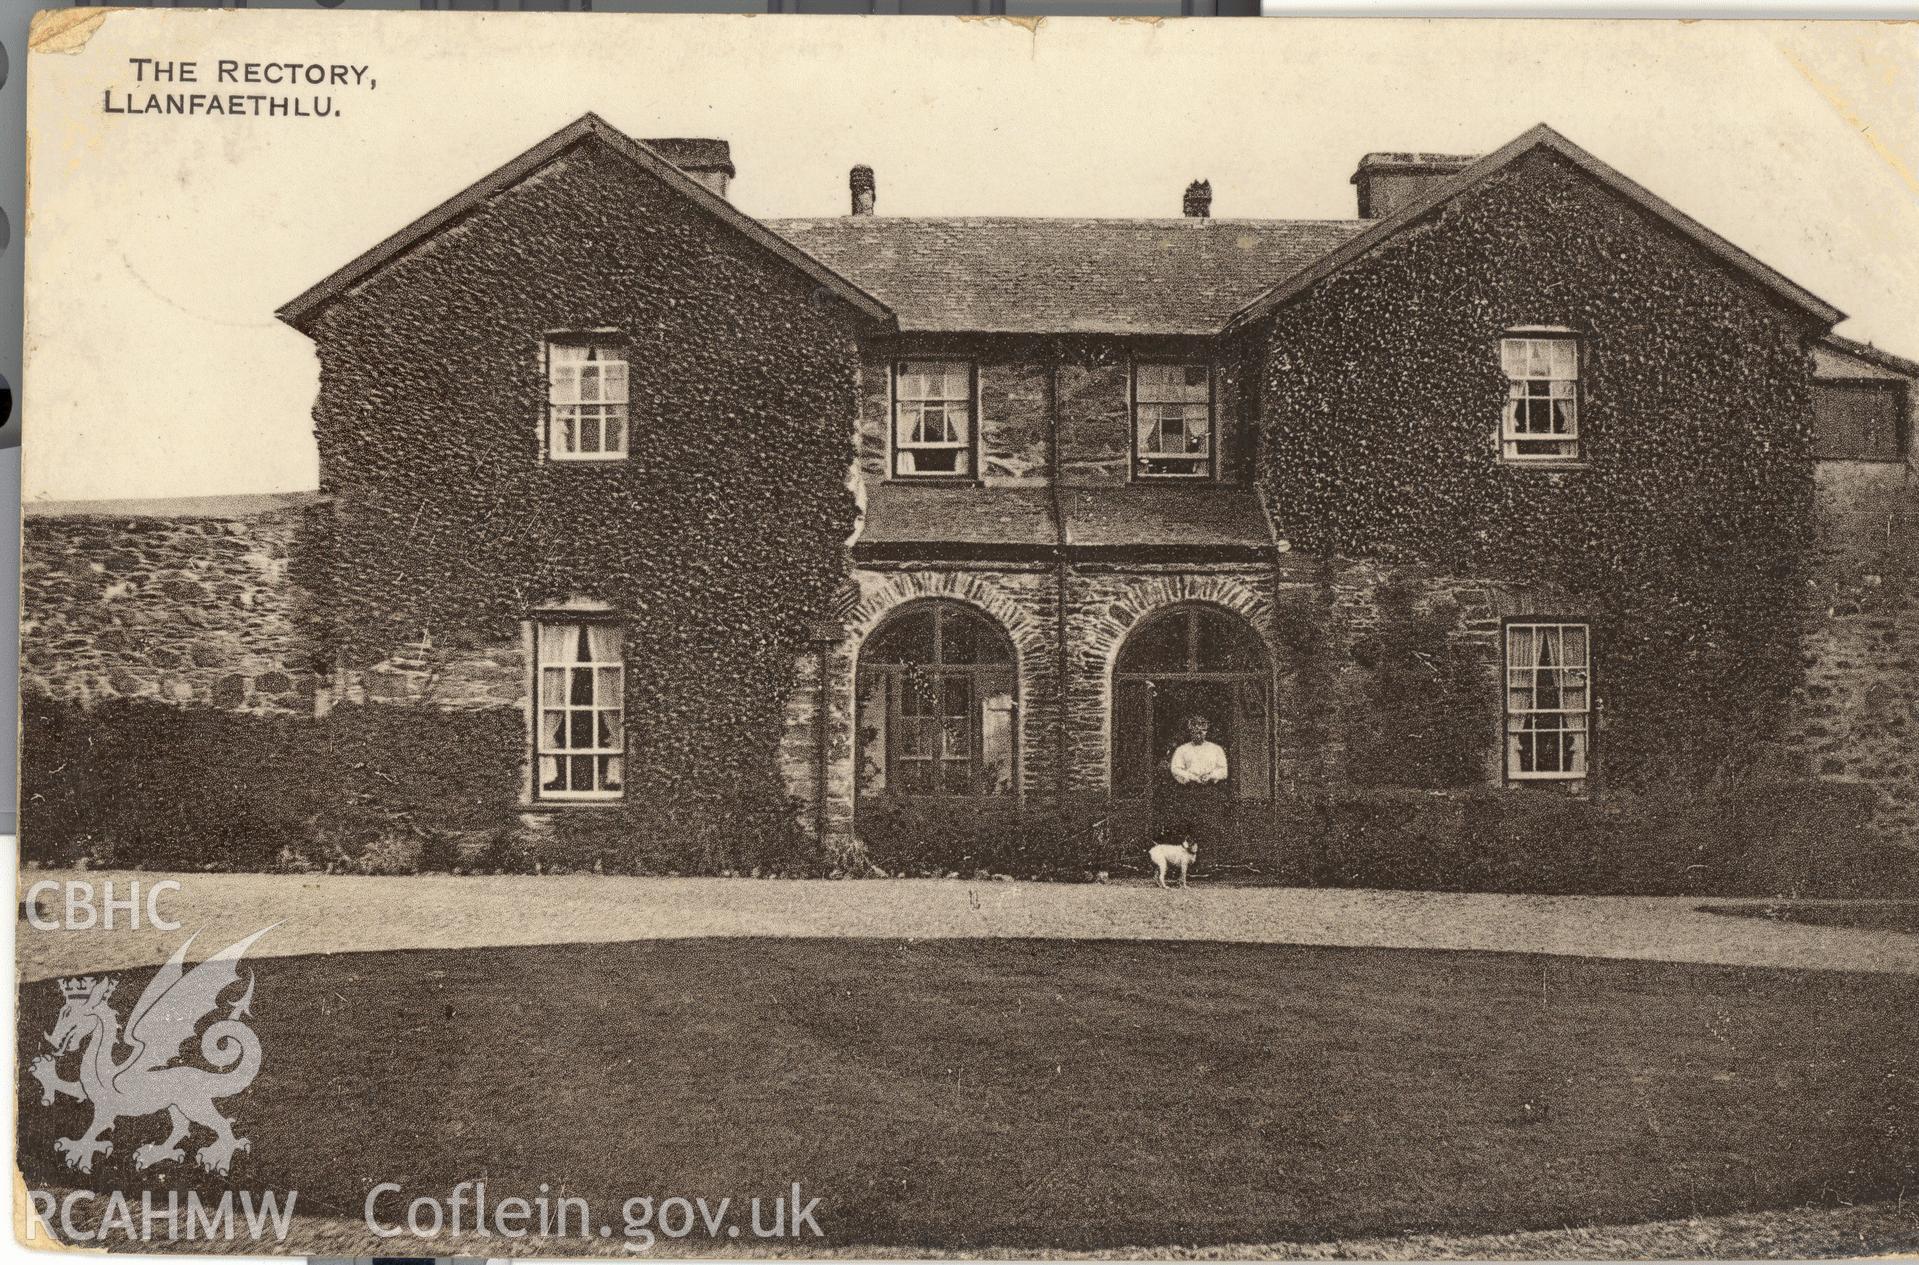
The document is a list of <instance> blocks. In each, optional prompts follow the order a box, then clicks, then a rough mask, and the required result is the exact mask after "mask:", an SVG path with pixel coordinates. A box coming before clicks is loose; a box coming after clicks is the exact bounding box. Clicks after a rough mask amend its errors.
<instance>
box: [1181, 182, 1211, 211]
mask: <svg viewBox="0 0 1919 1265" xmlns="http://www.w3.org/2000/svg"><path fill="white" fill-rule="evenodd" d="M1182 209H1183V210H1184V211H1185V212H1186V215H1187V216H1188V218H1191V219H1197V220H1204V219H1209V218H1210V217H1211V216H1212V214H1213V182H1212V181H1210V180H1195V181H1193V183H1191V184H1189V185H1187V186H1186V197H1185V199H1184V201H1183V203H1182Z"/></svg>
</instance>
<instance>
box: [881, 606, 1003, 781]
mask: <svg viewBox="0 0 1919 1265" xmlns="http://www.w3.org/2000/svg"><path fill="white" fill-rule="evenodd" d="M858 695H859V704H858V711H859V715H858V721H857V723H858V727H859V735H858V737H859V778H860V794H861V795H863V796H875V795H888V796H896V797H900V796H904V797H913V798H948V797H964V796H998V795H1011V794H1013V791H1014V787H1015V781H1014V750H1013V749H1014V743H1015V741H1016V729H1017V726H1016V725H1015V723H1014V714H1015V706H1016V705H1015V701H1014V700H1015V693H1014V679H1013V650H1012V645H1011V643H1010V642H1009V641H1008V640H1007V638H1006V636H1005V634H1004V633H1003V632H1001V631H1000V629H999V628H998V627H997V626H995V625H994V624H993V623H992V621H991V620H989V619H987V618H986V617H985V616H984V615H982V614H980V613H979V612H977V611H974V610H972V609H971V608H969V607H966V606H962V605H960V604H959V603H957V602H947V601H932V602H920V603H915V604H914V605H912V606H908V607H905V608H903V609H902V610H900V611H898V612H896V613H895V614H893V615H892V616H891V617H889V618H888V619H887V621H886V622H885V623H884V624H882V625H880V627H879V628H878V629H876V630H875V631H874V632H873V634H872V636H870V637H868V638H867V639H866V644H865V645H864V646H863V647H862V648H861V650H860V661H859V680H858Z"/></svg>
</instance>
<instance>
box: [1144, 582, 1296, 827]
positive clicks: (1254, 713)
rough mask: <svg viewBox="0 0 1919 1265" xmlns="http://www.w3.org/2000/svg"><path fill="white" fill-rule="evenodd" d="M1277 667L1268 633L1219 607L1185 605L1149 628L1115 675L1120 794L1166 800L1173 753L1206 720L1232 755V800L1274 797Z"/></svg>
mask: <svg viewBox="0 0 1919 1265" xmlns="http://www.w3.org/2000/svg"><path fill="white" fill-rule="evenodd" d="M1271 683H1272V664H1271V660H1270V659H1269V658H1268V656H1267V653H1266V646H1265V643H1264V642H1262V641H1261V640H1260V637H1259V634H1258V633H1257V632H1255V631H1254V630H1253V628H1252V627H1251V626H1250V625H1249V624H1247V623H1246V622H1245V621H1244V620H1242V619H1240V618H1239V616H1237V615H1234V614H1232V613H1231V612H1229V611H1225V610H1221V609H1218V608H1216V607H1211V606H1197V605H1195V606H1176V607H1172V608H1170V609H1168V610H1165V611H1162V612H1160V613H1159V614H1157V615H1153V616H1151V617H1149V618H1148V619H1146V620H1145V621H1144V622H1143V623H1141V624H1140V625H1139V626H1138V627H1137V628H1135V629H1134V630H1133V632H1132V633H1131V634H1130V635H1129V636H1128V637H1127V638H1126V643H1125V644H1124V645H1123V646H1121V647H1120V652H1119V658H1118V660H1117V661H1116V662H1115V664H1114V669H1113V722H1112V723H1113V729H1112V741H1113V791H1114V793H1115V794H1118V795H1122V796H1129V797H1142V796H1152V797H1154V798H1161V797H1163V796H1165V795H1166V794H1168V793H1169V792H1170V791H1171V790H1172V786H1173V776H1172V771H1171V769H1172V759H1173V753H1174V752H1175V751H1176V750H1178V748H1179V747H1180V745H1181V744H1182V743H1184V742H1185V741H1186V740H1187V738H1188V729H1189V723H1190V721H1191V720H1192V718H1193V717H1195V716H1199V717H1204V718H1205V719H1206V722H1207V740H1208V741H1210V742H1213V743H1216V744H1217V745H1219V746H1220V747H1221V748H1222V749H1223V750H1224V752H1225V755H1226V760H1227V767H1228V771H1229V772H1228V777H1227V779H1226V782H1225V790H1226V792H1227V794H1228V795H1229V796H1230V797H1231V798H1233V799H1266V798H1268V797H1269V796H1270V795H1271V793H1272V777H1273V754H1272V719H1271V716H1270V715H1269V710H1270V709H1269V706H1268V700H1269V698H1270V692H1271Z"/></svg>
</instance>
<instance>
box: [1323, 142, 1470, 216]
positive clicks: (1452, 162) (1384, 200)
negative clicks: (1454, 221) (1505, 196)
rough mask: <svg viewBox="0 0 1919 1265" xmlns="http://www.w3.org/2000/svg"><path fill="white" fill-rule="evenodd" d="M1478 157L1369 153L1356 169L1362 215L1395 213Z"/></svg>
mask: <svg viewBox="0 0 1919 1265" xmlns="http://www.w3.org/2000/svg"><path fill="white" fill-rule="evenodd" d="M1476 161H1478V155H1476V154H1368V155H1366V156H1365V157H1364V158H1362V159H1360V160H1359V170H1358V171H1355V172H1354V173H1353V183H1354V184H1356V185H1358V186H1359V218H1360V219H1362V220H1377V219H1382V218H1384V217H1385V216H1388V215H1391V214H1392V213H1393V212H1394V211H1397V210H1398V209H1399V208H1400V207H1402V206H1405V205H1406V204H1407V203H1408V202H1411V201H1413V200H1414V199H1415V198H1418V197H1419V196H1420V195H1422V194H1424V193H1425V192H1426V191H1427V190H1428V189H1431V188H1432V187H1433V186H1434V185H1436V184H1438V183H1439V182H1440V181H1442V180H1444V179H1446V178H1447V177H1448V176H1451V175H1453V174H1454V173H1456V172H1458V171H1459V170H1460V169H1461V168H1464V167H1468V166H1471V165H1472V164H1473V163H1474V162H1476Z"/></svg>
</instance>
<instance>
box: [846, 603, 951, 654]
mask: <svg viewBox="0 0 1919 1265" xmlns="http://www.w3.org/2000/svg"><path fill="white" fill-rule="evenodd" d="M933 619H934V608H933V607H930V606H922V607H917V608H915V609H913V610H911V611H907V612H904V613H902V614H899V615H895V616H893V617H892V618H890V619H888V620H887V621H886V623H885V624H883V625H882V626H881V627H880V630H879V631H878V632H877V633H874V634H873V636H871V637H870V638H868V639H867V642H866V648H865V649H864V650H863V651H862V654H863V655H864V656H865V658H866V659H867V660H869V661H870V662H873V663H931V662H933Z"/></svg>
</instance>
